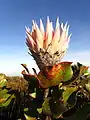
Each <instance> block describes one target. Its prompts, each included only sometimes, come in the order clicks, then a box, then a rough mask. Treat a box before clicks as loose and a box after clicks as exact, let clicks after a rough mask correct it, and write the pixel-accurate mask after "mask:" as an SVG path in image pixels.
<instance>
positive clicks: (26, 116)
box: [24, 114, 36, 120]
mask: <svg viewBox="0 0 90 120" xmlns="http://www.w3.org/2000/svg"><path fill="white" fill-rule="evenodd" d="M24 116H25V118H26V120H36V118H35V117H30V116H28V115H26V114H24Z"/></svg>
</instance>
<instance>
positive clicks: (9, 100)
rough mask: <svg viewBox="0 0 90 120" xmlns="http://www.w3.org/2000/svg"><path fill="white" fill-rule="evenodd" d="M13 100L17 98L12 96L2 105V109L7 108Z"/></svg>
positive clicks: (0, 105)
mask: <svg viewBox="0 0 90 120" xmlns="http://www.w3.org/2000/svg"><path fill="white" fill-rule="evenodd" d="M13 98H15V96H14V95H11V96H10V97H9V99H8V100H6V101H5V102H4V103H2V104H0V107H7V106H8V105H9V104H10V102H11V100H12V99H13Z"/></svg>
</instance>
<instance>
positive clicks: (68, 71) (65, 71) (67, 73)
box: [37, 62, 73, 88]
mask: <svg viewBox="0 0 90 120" xmlns="http://www.w3.org/2000/svg"><path fill="white" fill-rule="evenodd" d="M71 64H72V62H61V63H59V64H57V65H54V66H47V67H44V68H43V70H42V71H40V72H39V74H38V75H37V77H38V80H39V83H40V85H41V86H42V87H43V88H48V87H51V86H56V85H59V84H60V82H62V81H63V82H66V81H68V80H70V79H71V78H72V75H73V71H72V68H71Z"/></svg>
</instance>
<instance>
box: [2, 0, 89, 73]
mask: <svg viewBox="0 0 90 120" xmlns="http://www.w3.org/2000/svg"><path fill="white" fill-rule="evenodd" d="M47 16H50V20H51V21H53V23H54V25H55V21H56V18H57V16H59V18H60V21H61V22H64V23H65V22H66V21H68V24H69V25H70V32H71V33H72V37H71V41H70V46H69V49H68V52H67V54H66V56H65V57H64V60H68V61H73V62H76V61H79V62H81V63H83V64H86V65H90V0H0V73H1V72H4V73H5V74H7V75H20V73H21V70H22V69H23V68H22V66H21V65H20V64H21V63H26V64H27V65H28V66H29V68H30V70H31V68H32V67H35V68H36V69H37V66H36V64H35V62H34V60H33V58H31V57H30V56H29V55H28V53H27V52H28V49H27V46H26V45H25V26H29V27H30V28H31V25H32V20H33V19H34V20H36V21H37V23H39V19H40V18H41V19H42V20H43V22H44V24H45V23H46V18H47Z"/></svg>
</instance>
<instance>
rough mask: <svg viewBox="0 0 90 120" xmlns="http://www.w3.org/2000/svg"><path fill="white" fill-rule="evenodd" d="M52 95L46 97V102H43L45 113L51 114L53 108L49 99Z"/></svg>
mask: <svg viewBox="0 0 90 120" xmlns="http://www.w3.org/2000/svg"><path fill="white" fill-rule="evenodd" d="M50 99H51V98H50V97H49V98H46V99H45V101H44V103H43V104H42V111H43V113H44V114H46V115H51V114H52V113H51V110H50V104H49V101H50Z"/></svg>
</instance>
